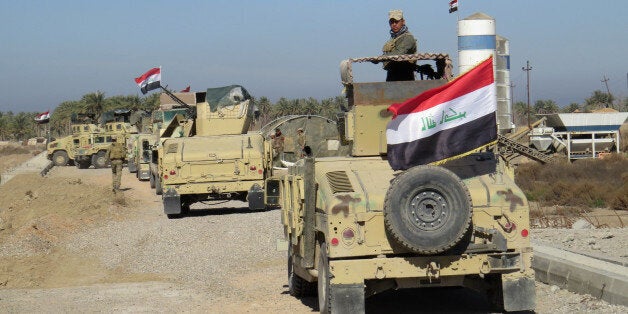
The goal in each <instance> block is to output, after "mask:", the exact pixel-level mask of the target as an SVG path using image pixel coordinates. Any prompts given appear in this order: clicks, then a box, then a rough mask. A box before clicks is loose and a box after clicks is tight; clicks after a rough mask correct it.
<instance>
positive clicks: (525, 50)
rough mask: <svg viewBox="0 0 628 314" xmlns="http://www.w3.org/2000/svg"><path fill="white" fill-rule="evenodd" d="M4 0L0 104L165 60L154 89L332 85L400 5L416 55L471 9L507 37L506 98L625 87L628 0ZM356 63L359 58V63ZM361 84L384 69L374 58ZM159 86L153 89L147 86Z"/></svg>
mask: <svg viewBox="0 0 628 314" xmlns="http://www.w3.org/2000/svg"><path fill="white" fill-rule="evenodd" d="M459 8H460V9H459V12H458V13H453V14H449V13H448V0H438V1H436V0H427V1H383V0H381V1H368V0H367V1H364V0H361V1H357V0H344V1H324V0H303V1H299V0H292V1H286V0H275V1H253V0H251V1H241V0H224V1H223V0H220V1H189V0H182V1H160V0H153V1H145V0H135V1H128V0H109V1H79V0H75V1H71V0H56V1H52V0H50V1H30V0H22V1H9V0H0V111H9V110H11V111H14V112H20V111H45V110H47V109H50V110H54V109H55V107H56V106H57V105H58V104H59V103H61V102H62V101H66V100H78V99H80V97H81V96H82V95H84V94H86V93H90V92H95V91H98V90H100V91H102V92H104V93H105V95H106V96H114V95H130V94H133V95H134V94H139V95H141V93H140V92H139V89H138V88H137V86H136V85H135V83H134V81H133V78H134V77H137V76H139V75H141V74H142V73H144V72H145V71H147V70H148V69H150V68H151V67H155V66H162V84H164V85H168V87H169V88H171V89H174V90H179V89H183V88H185V87H186V86H187V85H191V87H192V90H193V91H201V90H204V89H206V88H207V87H218V86H224V85H229V84H240V85H243V86H244V87H246V88H247V89H248V90H249V91H250V92H251V94H252V95H253V96H255V97H261V96H267V97H269V98H270V99H271V100H276V99H278V98H279V97H282V96H285V97H288V98H305V97H315V98H318V99H321V98H327V97H334V96H337V95H339V94H340V92H341V89H342V86H341V84H340V82H339V71H338V64H339V63H340V61H341V60H343V59H346V58H350V57H366V56H376V55H379V54H380V53H381V46H382V45H383V43H384V42H385V41H386V40H387V39H388V36H389V35H388V22H387V18H388V17H387V12H388V10H389V9H402V10H404V15H405V18H406V23H407V25H408V26H409V28H410V30H411V31H412V32H413V33H414V35H415V36H416V37H417V38H418V41H419V51H420V52H444V53H449V54H450V56H451V57H452V59H453V60H454V69H455V74H458V73H457V64H458V63H457V60H458V52H457V33H456V30H457V20H458V19H463V18H465V17H467V16H469V15H472V14H473V13H476V12H483V13H486V14H488V15H490V16H492V17H493V18H495V20H496V26H497V34H499V35H501V36H503V37H506V38H508V39H509V40H510V54H511V78H512V81H513V83H514V84H515V85H516V87H515V89H514V91H515V93H514V100H515V101H525V100H526V98H525V97H526V96H525V86H526V77H525V72H524V71H522V70H521V68H522V67H523V66H525V62H526V60H529V61H530V64H531V66H532V68H533V70H532V71H531V98H532V102H534V101H535V100H538V99H552V100H554V101H556V102H557V103H558V104H559V105H561V106H564V105H567V104H569V103H571V102H578V103H582V102H583V101H584V99H586V98H587V97H589V96H591V93H592V92H593V91H594V90H603V91H605V90H606V88H605V86H604V85H603V83H602V82H601V80H602V79H603V77H604V76H606V77H607V78H608V79H609V81H608V83H609V88H610V90H611V93H613V94H614V95H615V96H617V97H626V96H628V87H627V82H626V79H627V78H626V76H627V73H628V54H627V53H628V18H627V17H628V1H625V0H609V1H579V0H571V1H568V0H556V1H547V0H510V1H504V0H499V1H498V0H492V1H489V0H484V1H480V0H475V1H473V0H459ZM364 66H366V65H364ZM357 70H358V74H360V75H362V76H361V77H356V78H357V79H358V80H359V81H374V80H381V79H383V78H384V76H385V73H384V72H383V71H382V70H381V68H379V66H376V65H370V66H366V68H365V69H363V70H362V69H357ZM153 92H156V91H153Z"/></svg>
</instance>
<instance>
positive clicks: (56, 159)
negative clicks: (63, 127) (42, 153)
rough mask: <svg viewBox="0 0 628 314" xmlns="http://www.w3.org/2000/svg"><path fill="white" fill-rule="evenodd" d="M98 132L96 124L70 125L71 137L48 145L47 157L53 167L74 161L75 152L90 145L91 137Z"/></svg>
mask: <svg viewBox="0 0 628 314" xmlns="http://www.w3.org/2000/svg"><path fill="white" fill-rule="evenodd" d="M99 132H100V129H99V128H98V126H97V125H96V124H90V123H81V124H74V125H72V135H68V136H66V137H63V138H60V139H57V140H54V141H52V142H50V143H48V145H47V147H46V149H47V157H48V160H51V161H52V162H53V164H54V165H55V166H65V165H68V164H72V163H74V161H75V150H76V149H77V148H79V147H84V146H88V145H91V144H92V142H93V135H94V134H97V133H99Z"/></svg>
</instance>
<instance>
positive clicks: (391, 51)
mask: <svg viewBox="0 0 628 314" xmlns="http://www.w3.org/2000/svg"><path fill="white" fill-rule="evenodd" d="M388 24H389V25H390V40H388V41H387V42H386V43H385V44H384V47H383V48H382V52H383V53H384V55H385V56H392V55H404V54H415V53H417V43H416V39H414V36H412V34H411V33H410V31H408V27H407V26H406V21H405V20H404V19H403V11H401V10H390V12H388ZM415 68H416V61H384V70H386V72H387V74H386V81H414V70H415Z"/></svg>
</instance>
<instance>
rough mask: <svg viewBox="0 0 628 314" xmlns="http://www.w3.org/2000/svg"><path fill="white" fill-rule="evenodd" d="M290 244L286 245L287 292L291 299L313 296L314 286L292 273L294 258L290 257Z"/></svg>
mask: <svg viewBox="0 0 628 314" xmlns="http://www.w3.org/2000/svg"><path fill="white" fill-rule="evenodd" d="M292 252H293V250H292V243H289V244H288V292H289V293H290V295H291V296H293V297H297V298H300V297H308V296H313V295H314V294H315V292H316V284H315V283H313V282H309V281H307V280H305V279H303V278H301V277H299V275H297V274H295V273H294V258H293V257H292Z"/></svg>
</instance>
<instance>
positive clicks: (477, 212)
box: [266, 54, 535, 313]
mask: <svg viewBox="0 0 628 314" xmlns="http://www.w3.org/2000/svg"><path fill="white" fill-rule="evenodd" d="M395 57H400V56H390V57H383V56H382V57H374V58H361V59H349V60H346V61H343V63H341V74H342V75H341V76H342V82H343V84H344V87H345V90H346V97H347V98H348V103H349V108H348V110H346V112H344V114H343V115H342V117H341V119H340V121H341V123H339V126H340V127H341V131H340V133H341V134H344V140H345V141H348V142H352V144H353V146H352V151H351V156H348V157H325V158H305V159H302V160H300V161H297V162H296V163H295V164H294V165H293V166H292V167H290V168H289V172H288V174H287V175H285V176H282V177H279V178H277V177H274V178H269V179H268V180H267V182H266V201H267V202H268V203H274V202H276V203H277V204H278V205H280V206H281V208H282V213H281V219H282V224H283V226H284V234H285V241H286V242H287V243H286V244H287V249H288V259H287V261H288V265H287V268H288V286H289V291H290V294H292V295H294V296H305V295H308V294H310V293H312V294H313V293H314V292H315V291H318V301H319V307H320V311H321V313H363V312H364V311H365V308H364V300H365V297H368V296H371V295H373V294H376V293H378V292H381V291H384V290H389V289H402V288H430V287H444V286H460V287H468V288H472V289H475V290H478V291H481V292H484V293H486V294H487V296H488V299H489V300H491V303H492V304H493V305H494V306H495V307H496V309H497V310H505V311H521V310H533V309H534V308H535V290H534V289H535V288H534V271H533V270H532V268H531V260H532V246H531V244H530V239H529V237H528V234H529V228H530V225H529V207H528V202H527V200H526V198H525V196H524V194H523V192H522V191H521V190H520V189H519V188H518V187H517V186H516V185H515V183H514V180H513V178H512V177H510V176H509V175H508V173H510V172H509V171H507V169H506V167H505V165H504V163H503V162H502V161H500V160H499V156H496V155H494V154H493V153H492V152H491V151H485V152H478V153H476V154H472V155H470V156H467V157H464V158H461V159H457V160H454V161H452V162H450V163H445V164H443V165H441V166H435V165H422V166H416V167H413V168H410V169H408V170H406V171H393V170H392V169H391V167H390V166H389V164H388V161H387V160H386V147H387V143H386V135H385V131H386V124H387V122H388V121H390V119H391V114H390V113H389V112H388V111H387V107H388V106H389V105H390V104H392V103H400V102H403V101H404V100H406V99H409V98H411V97H413V96H416V95H418V94H420V93H421V92H423V91H425V90H428V89H431V88H434V87H438V86H440V85H442V84H444V83H446V82H447V81H448V79H450V78H451V74H450V73H451V62H450V60H449V57H448V55H446V54H418V55H408V56H403V57H404V58H405V59H403V60H424V61H420V62H435V64H436V67H437V71H436V72H437V74H438V75H437V77H436V79H434V80H418V81H405V82H374V83H357V82H353V77H352V70H351V69H352V63H355V62H365V61H375V62H381V61H384V60H395V59H394V58H395ZM425 60H432V61H425Z"/></svg>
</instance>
